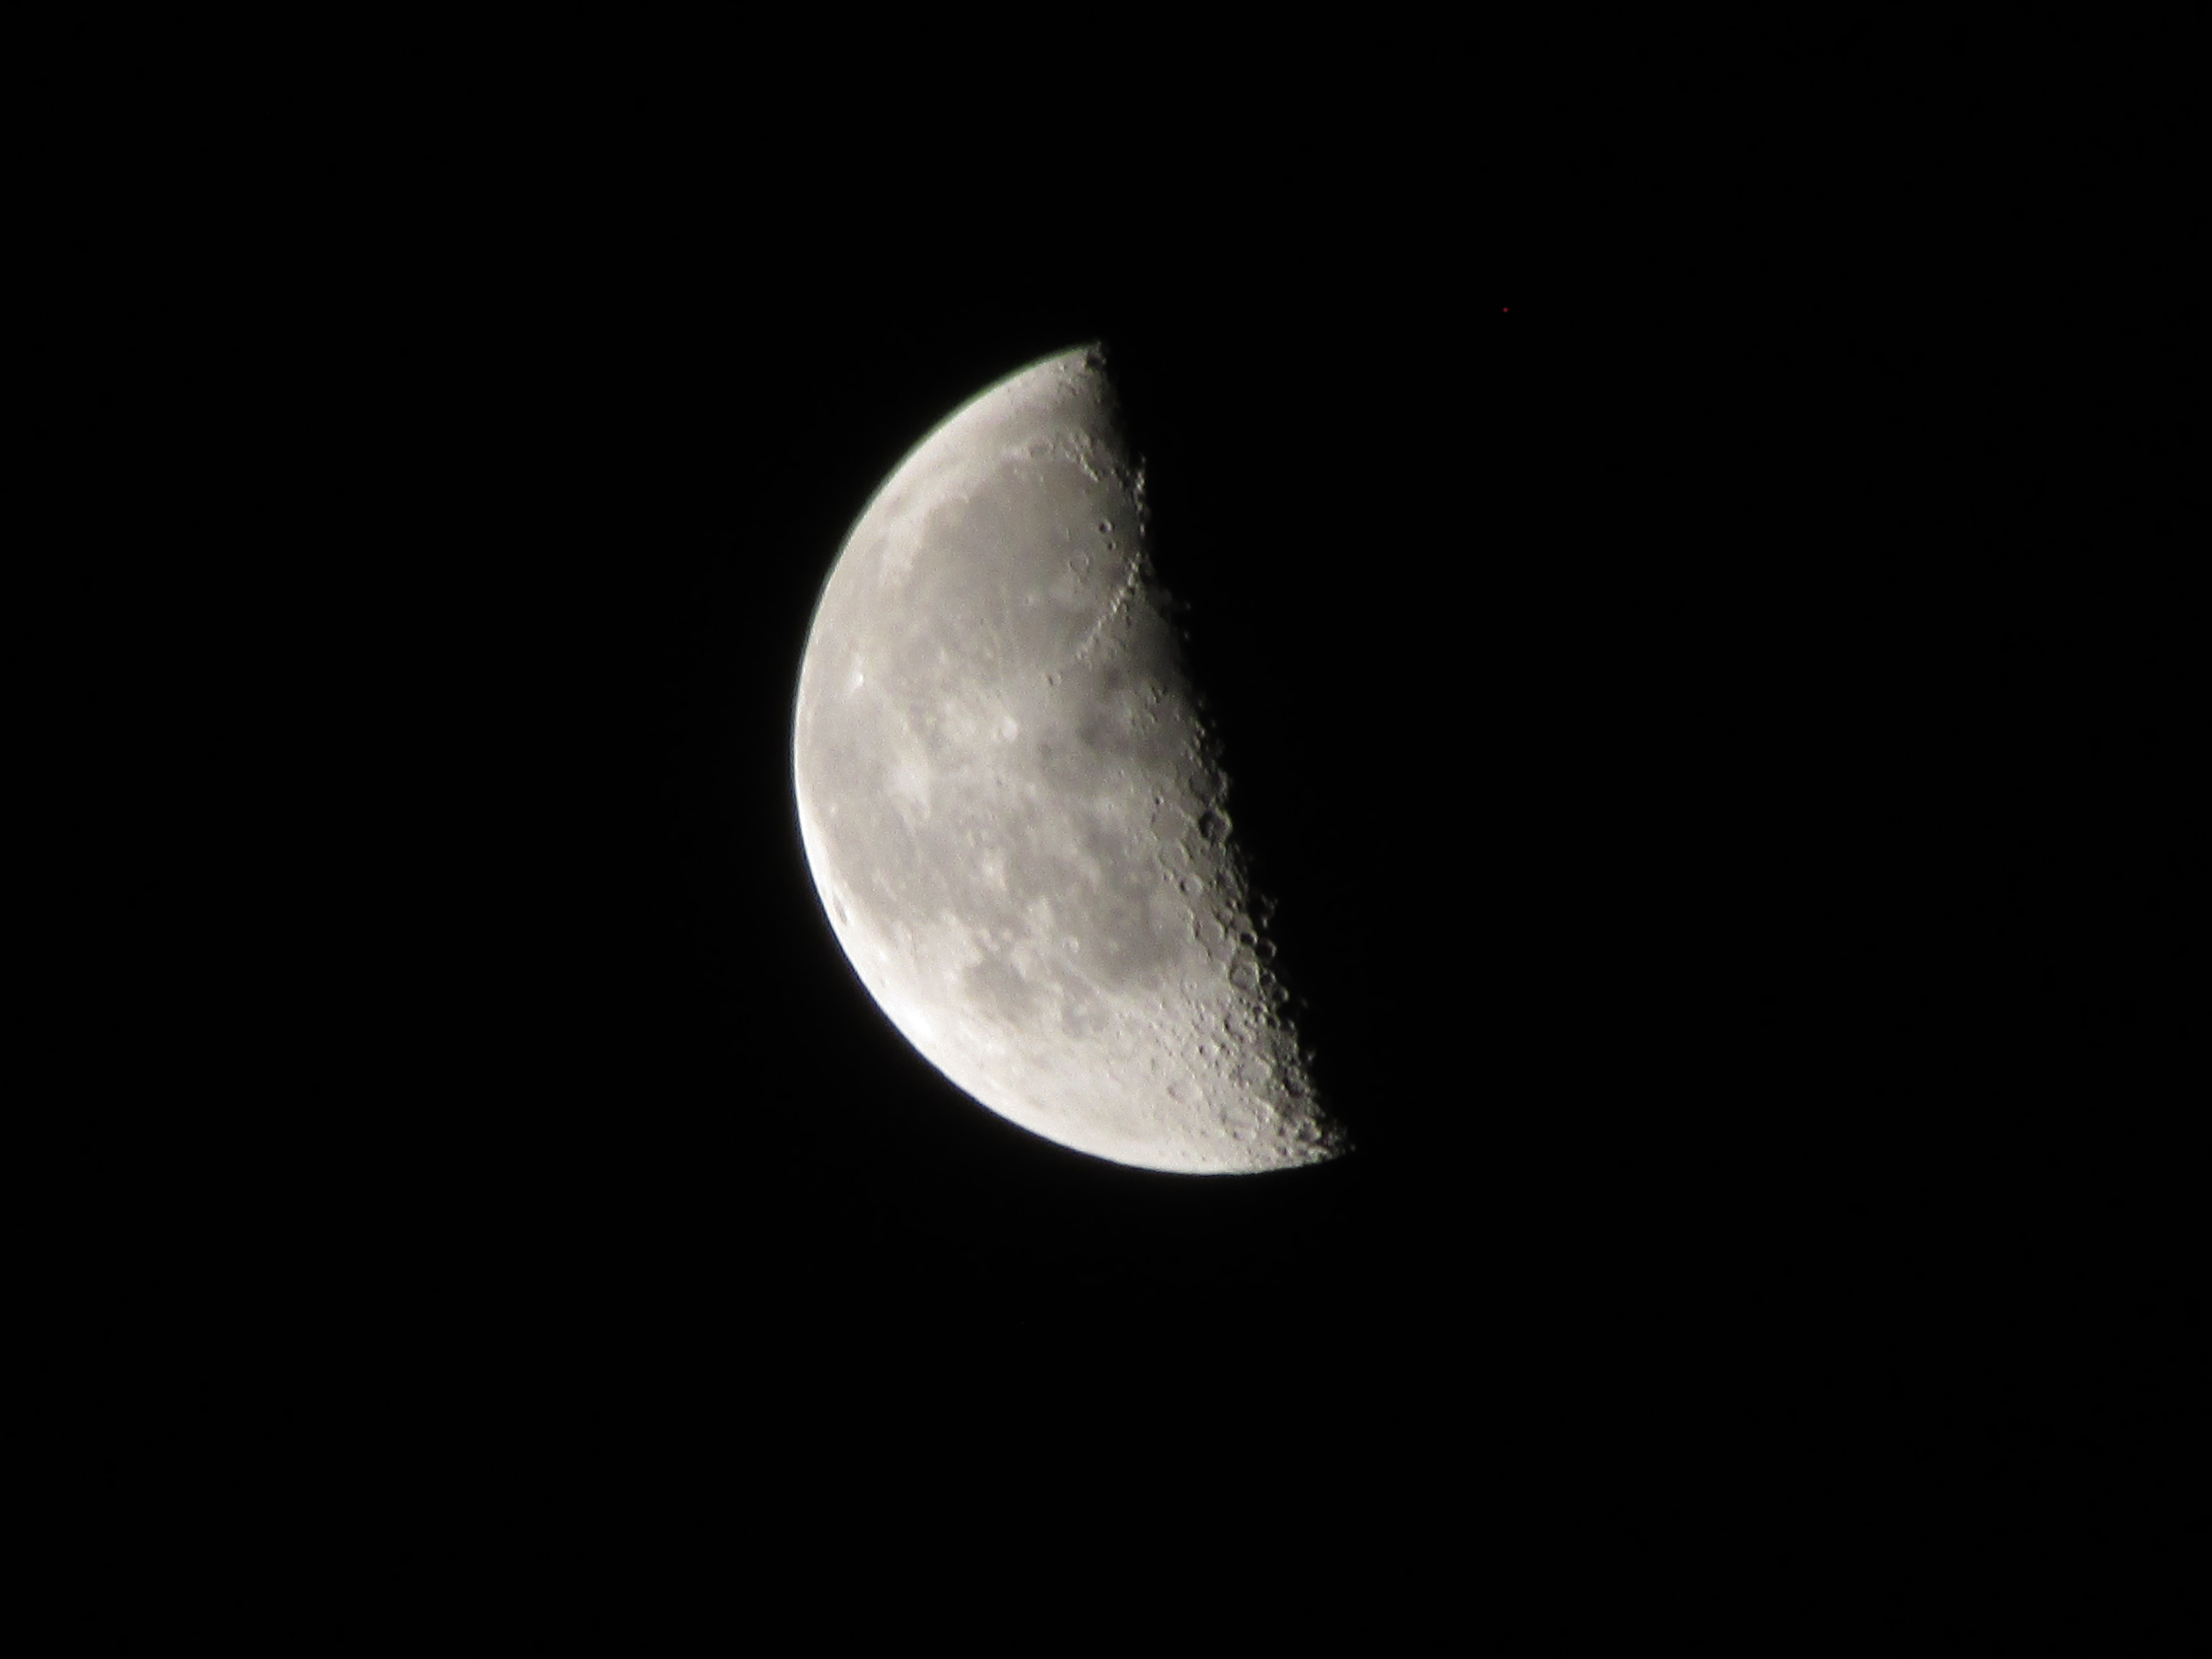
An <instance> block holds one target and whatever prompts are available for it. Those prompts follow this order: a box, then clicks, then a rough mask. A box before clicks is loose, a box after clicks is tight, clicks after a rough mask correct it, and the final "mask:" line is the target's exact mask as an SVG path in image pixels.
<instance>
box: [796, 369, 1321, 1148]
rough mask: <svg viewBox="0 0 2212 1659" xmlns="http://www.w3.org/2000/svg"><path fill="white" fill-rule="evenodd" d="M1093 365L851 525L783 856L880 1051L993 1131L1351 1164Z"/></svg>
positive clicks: (933, 440) (941, 448) (814, 670)
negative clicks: (870, 1016) (1316, 1074)
mask: <svg viewBox="0 0 2212 1659" xmlns="http://www.w3.org/2000/svg"><path fill="white" fill-rule="evenodd" d="M1149 527H1150V526H1149V519H1148V515H1147V513H1146V503H1145V480H1144V474H1143V471H1142V469H1141V467H1140V466H1139V465H1137V464H1136V463H1135V461H1134V460H1133V457H1132V455H1131V453H1130V451H1129V449H1128V447H1127V442H1126V440H1125V438H1124V435H1123V433H1122V428H1121V421H1120V418H1119V415H1118V410H1117V404H1116V402H1115V397H1114V393H1113V387H1112V384H1111V381H1110V379H1109V374H1108V373H1107V366H1106V360H1105V357H1104V355H1103V351H1102V350H1101V349H1098V348H1097V347H1095V346H1093V347H1084V348H1079V349H1074V350H1070V351H1065V352H1061V353H1060V354H1059V355H1057V356H1052V357H1048V358H1046V359H1045V360H1043V361H1042V362H1037V363H1035V364H1032V365H1031V366H1030V367H1029V368H1024V369H1023V370H1021V371H1020V372H1018V373H1017V374H1012V375H1011V376H1009V377H1008V378H1007V379H1006V380H1000V382H998V383H997V384H996V385H994V386H990V387H989V388H987V390H985V391H983V392H981V393H979V394H978V395H977V396H975V398H971V399H970V400H969V402H968V403H966V404H963V405H962V406H961V407H960V408H959V409H958V410H956V411H955V412H954V413H953V414H952V415H951V416H949V417H948V418H947V419H945V421H944V422H943V423H942V424H940V425H939V426H938V427H937V428H936V429H935V430H933V432H931V433H930V435H928V436H927V438H925V439H924V440H923V441H921V444H919V445H918V446H917V447H915V449H914V451H913V452H912V453H910V454H908V456H907V457H906V459H904V460H903V461H902V462H901V463H900V464H899V465H898V466H897V467H896V469H895V470H894V471H892V473H891V474H890V477H889V478H888V479H887V480H886V481H885V482H884V484H883V486H882V487H881V488H880V489H878V491H877V492H876V494H875V495H874V497H873V499H872V500H871V501H869V503H868V506H867V507H866V510H865V511H864V512H863V513H861V515H860V520H859V521H858V522H857V523H856V524H855V525H854V527H853V530H852V532H851V534H850V535H849V536H848V538H847V539H846V541H845V544H844V546H843V548H842V550H841V551H840V553H839V554H838V556H837V559H836V563H835V565H834V566H833V567H832V568H831V570H830V574H829V580H828V582H827V583H826V584H825V586H824V587H823V592H822V598H821V601H820V603H819V605H817V609H816V611H815V615H814V619H813V623H812V627H811V630H810V632H809V635H808V639H807V645H806V653H805V660H804V662H803V664H802V665H801V668H800V671H799V691H798V697H797V702H796V706H795V710H794V718H793V741H792V769H793V781H794V785H795V788H796V793H797V799H798V816H799V833H800V838H801V841H802V842H803V845H804V847H805V855H806V861H807V865H808V867H809V869H810V870H811V872H812V875H813V878H814V884H815V888H816V890H817V893H818V894H819V896H820V897H821V900H822V903H823V909H824V911H825V913H826V914H827V915H828V918H829V924H830V927H831V928H832V930H833V931H834V933H836V939H837V942H838V944H839V945H841V946H842V948H843V950H844V952H845V955H846V957H848V959H849V960H850V962H851V963H852V965H853V968H854V971H855V973H857V974H858V975H859V976H860V981H861V983H862V984H863V985H865V986H866V987H867V990H868V992H869V994H870V995H872V997H873V998H874V999H875V1000H876V1002H877V1004H878V1006H879V1007H881V1009H882V1010H883V1012H884V1014H885V1015H886V1016H887V1017H888V1018H890V1021H891V1023H892V1024H894V1025H896V1027H897V1028H898V1030H900V1031H901V1032H902V1034H903V1035H904V1036H906V1037H907V1039H908V1041H909V1042H912V1043H913V1044H914V1046H915V1048H917V1049H919V1050H920V1051H921V1054H923V1056H924V1057H925V1058H927V1060H929V1061H930V1063H931V1064H932V1065H933V1066H936V1067H937V1069H938V1070H939V1071H940V1072H942V1073H944V1074H945V1076H946V1077H947V1078H949V1079H951V1081H952V1082H953V1083H955V1084H956V1085H958V1086H959V1087H960V1088H962V1089H963V1090H964V1091H967V1092H968V1093H969V1095H971V1096H973V1097H975V1099H976V1100H977V1101H979V1102H981V1103H982V1104H983V1105H985V1106H987V1107H988V1108H989V1109H991V1110H993V1111H994V1112H996V1113H998V1114H1000V1115H1001V1116H1003V1117H1005V1118H1007V1119H1009V1120H1010V1121H1012V1122H1014V1123H1017V1124H1018V1125H1020V1126H1021V1127H1023V1128H1025V1129H1028V1130H1030V1131H1031V1132H1033V1133H1036V1134H1039V1135H1042V1136H1044V1137H1046V1138H1047V1139H1050V1140H1053V1141H1056V1142H1058V1143H1059V1144H1060V1145H1061V1146H1068V1147H1073V1149H1075V1150H1076V1151H1078V1152H1086V1153H1090V1154H1091V1155H1093V1156H1095V1157H1098V1158H1109V1159H1111V1160H1113V1161H1114V1162H1115V1163H1118V1164H1130V1165H1134V1166H1136V1167H1138V1168H1141V1169H1147V1170H1169V1171H1175V1172H1178V1173H1185V1174H1248V1173H1256V1172H1260V1171H1264V1170H1279V1169H1284V1168H1288V1167H1293V1166H1297V1165H1300V1164H1314V1163H1318V1162H1321V1161H1323V1160H1325V1159H1328V1158H1334V1157H1336V1156H1338V1155H1339V1154H1340V1153H1342V1152H1346V1151H1347V1150H1348V1149H1349V1142H1348V1139H1347V1137H1346V1134H1345V1133H1344V1131H1343V1128H1342V1126H1341V1125H1340V1123H1339V1122H1338V1121H1336V1120H1335V1119H1334V1117H1333V1116H1332V1115H1330V1114H1329V1113H1328V1111H1327V1109H1325V1107H1324V1106H1323V1104H1322V1101H1321V1099H1320V1097H1319V1096H1318V1094H1317V1091H1316V1087H1315V1085H1314V1081H1313V1079H1312V1075H1311V1060H1312V1057H1311V1054H1310V1051H1309V1050H1308V1049H1307V1048H1305V1047H1304V1045H1303V1044H1302V1042H1301V1041H1300V1038H1299V1036H1298V1033H1297V1030H1296V1028H1295V1025H1294V1024H1293V1022H1292V1020H1291V1018H1290V1015H1289V1011H1288V1000H1287V998H1286V996H1285V993H1284V991H1283V988H1282V987H1281V985H1280V983H1279V981H1278V979H1277V977H1276V975H1275V973H1274V970H1273V967H1272V966H1271V962H1272V957H1273V948H1272V945H1271V944H1270V942H1269V940H1268V939H1267V934H1266V930H1265V928H1264V927H1263V926H1262V925H1261V910H1262V907H1261V905H1259V904H1258V903H1257V902H1255V897H1254V895H1253V894H1252V891H1251V886H1250V882H1249V874H1248V872H1247V869H1246V866H1245V863H1244V861H1243V859H1242V857H1241V856H1240V854H1239V852H1238V849H1237V843H1236V841H1235V838H1234V836H1232V834H1231V823H1230V818H1229V815H1228V812H1227V810H1226V806H1227V796H1228V779H1227V777H1226V775H1225V773H1224V771H1223V769H1222V765H1221V757H1220V748H1219V744H1218V741H1217V739H1216V738H1215V735H1214V733H1213V732H1212V730H1211V729H1210V728H1209V727H1208V726H1207V725H1206V722H1205V720H1203V719H1202V718H1201V715H1200V708H1199V705H1198V702H1197V699H1196V697H1195V695H1194V690H1193V688H1192V686H1191V684H1190V683H1189V680H1188V674H1187V671H1186V669H1185V666H1184V664H1183V661H1182V653H1181V649H1180V644H1179V640H1178V635H1177V630H1176V627H1175V625H1174V624H1173V623H1172V622H1171V621H1170V616H1171V614H1172V602H1171V600H1170V599H1169V597H1168V596H1167V595H1166V593H1165V592H1164V591H1163V590H1162V589H1161V587H1160V586H1159V585H1158V580H1157V579H1156V577H1155V575H1154V573H1153V568H1152V562H1151V560H1150V559H1149V557H1148V556H1147V553H1146V541H1147V534H1148V531H1149Z"/></svg>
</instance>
